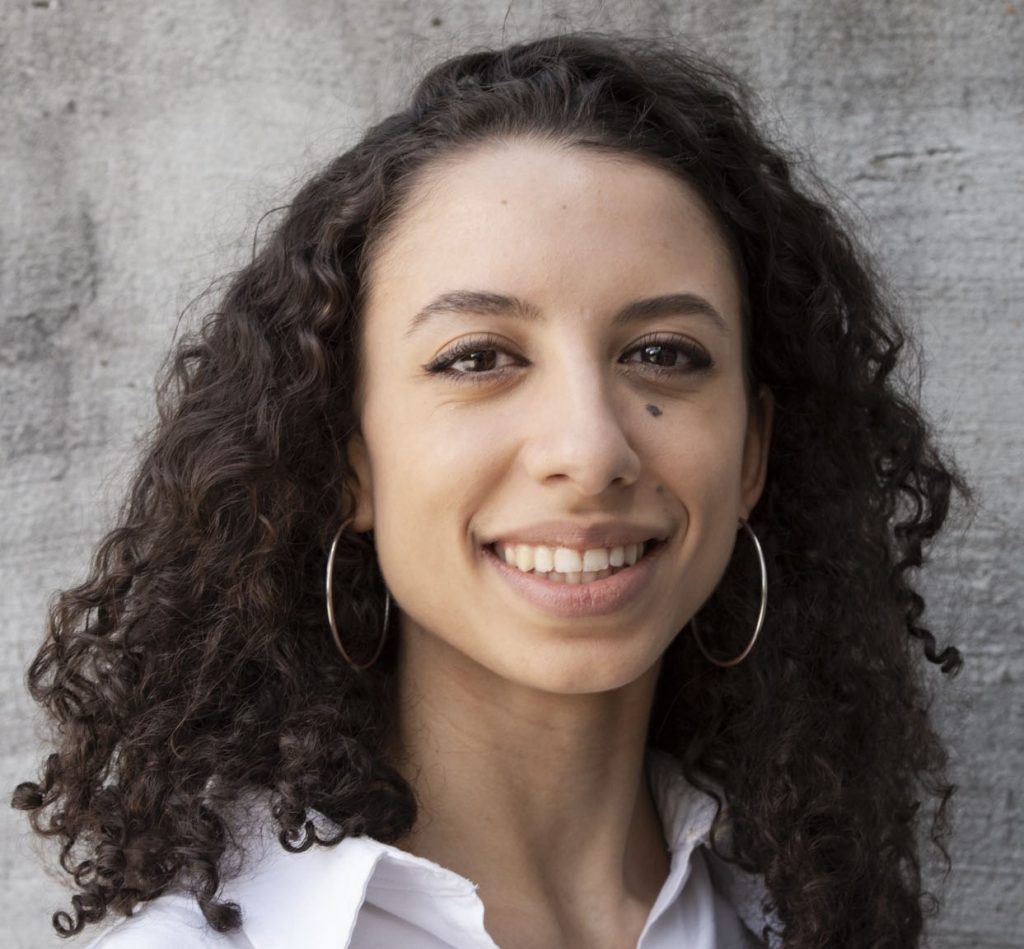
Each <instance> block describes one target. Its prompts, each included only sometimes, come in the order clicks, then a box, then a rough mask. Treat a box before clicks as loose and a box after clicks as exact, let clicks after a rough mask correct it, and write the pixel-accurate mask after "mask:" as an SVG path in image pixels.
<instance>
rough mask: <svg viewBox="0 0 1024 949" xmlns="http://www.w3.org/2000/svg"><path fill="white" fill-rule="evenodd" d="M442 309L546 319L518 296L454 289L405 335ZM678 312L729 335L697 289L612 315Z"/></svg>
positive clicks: (626, 317)
mask: <svg viewBox="0 0 1024 949" xmlns="http://www.w3.org/2000/svg"><path fill="white" fill-rule="evenodd" d="M442 313H449V314H456V315H464V316H481V315H485V316H512V317H515V318H517V319H521V320H525V321H527V322H531V323H536V322H542V321H543V319H544V315H543V313H541V311H540V309H538V308H537V307H536V306H534V305H533V304H532V303H529V302H527V301H526V300H521V299H520V298H519V297H515V296H508V295H506V294H503V293H489V292H487V291H483V290H453V291H450V292H448V293H442V294H441V295H440V296H438V297H435V298H434V299H433V300H431V301H430V302H429V303H428V304H427V305H426V306H425V307H423V309H421V310H420V311H419V312H418V313H417V314H416V315H415V316H414V317H413V318H412V321H411V322H410V323H409V328H408V329H407V330H406V331H405V336H406V338H408V337H410V336H412V335H413V333H415V332H416V331H417V330H419V329H420V328H421V327H422V326H423V325H424V324H425V323H427V322H429V321H430V320H431V319H432V318H433V317H435V316H437V315H439V314H442ZM677 315H685V316H700V317H703V318H704V319H706V320H707V321H708V322H710V323H711V324H712V325H713V326H714V327H715V328H716V329H717V330H718V331H719V332H720V333H722V334H723V335H725V336H727V335H729V324H728V323H727V322H726V321H725V318H724V317H723V316H722V314H721V313H719V312H718V310H716V309H715V308H714V307H713V306H712V305H711V304H710V303H709V302H708V301H707V300H705V299H704V297H702V296H699V295H698V294H696V293H668V294H664V295H662V296H658V297H646V298H644V299H642V300H634V301H633V302H632V303H627V304H626V305H625V306H624V307H623V308H622V309H621V310H619V311H618V313H616V314H615V316H614V317H612V326H626V325H628V324H630V323H638V322H642V321H644V320H650V319H654V318H655V317H659V316H677Z"/></svg>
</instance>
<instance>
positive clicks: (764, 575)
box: [690, 518, 768, 668]
mask: <svg viewBox="0 0 1024 949" xmlns="http://www.w3.org/2000/svg"><path fill="white" fill-rule="evenodd" d="M740 526H741V527H745V528H746V529H747V533H748V534H749V535H750V538H751V540H753V542H754V549H755V550H756V551H757V559H758V562H759V563H760V565H761V609H760V610H759V611H758V614H757V625H756V626H755V627H754V635H753V636H752V637H751V639H750V642H749V643H747V648H746V649H744V650H743V652H741V653H740V654H739V655H738V656H737V657H736V658H735V659H730V660H729V661H728V662H723V661H722V660H720V659H715V658H714V656H712V655H711V653H709V652H708V651H707V650H706V649H705V648H704V644H703V643H702V642H701V641H700V636H699V635H698V634H697V617H696V616H693V617H691V619H690V628H691V630H692V631H693V638H694V641H695V642H696V643H697V648H698V649H700V651H701V652H702V653H704V657H705V658H706V659H707V660H708V662H713V663H714V664H715V665H716V666H722V667H723V668H725V667H728V666H735V665H738V664H739V663H741V662H742V661H743V660H744V659H745V658H746V657H747V654H748V653H749V652H750V650H751V649H753V648H754V643H755V642H757V637H758V634H759V633H760V632H761V627H762V626H764V614H765V612H766V610H767V608H768V570H767V568H766V567H765V564H764V551H762V550H761V543H760V541H759V540H758V539H757V534H755V533H754V530H753V528H752V527H751V526H750V525H749V524H748V523H747V522H746V521H745V520H743V519H742V518H740Z"/></svg>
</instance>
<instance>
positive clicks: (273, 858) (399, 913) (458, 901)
mask: <svg viewBox="0 0 1024 949" xmlns="http://www.w3.org/2000/svg"><path fill="white" fill-rule="evenodd" d="M647 773H648V777H649V780H650V785H651V792H652V795H653V797H654V801H655V804H656V806H657V809H658V813H659V816H660V817H661V821H662V826H663V829H664V834H665V839H666V841H667V842H668V843H669V846H670V849H671V851H672V855H671V865H670V870H669V875H668V877H667V878H666V880H665V882H664V884H663V885H662V888H661V891H660V893H659V894H658V897H657V899H656V900H655V902H654V905H653V906H652V907H651V911H650V913H649V915H648V918H647V922H646V924H645V926H644V929H643V931H642V933H641V935H640V939H639V941H638V943H637V949H679V947H682V946H686V947H688V949H719V947H724V949H733V947H737V949H739V947H758V946H761V945H762V943H761V940H760V931H761V926H762V925H763V920H762V915H761V910H760V906H759V903H760V900H761V898H762V897H763V896H764V889H763V884H762V883H761V882H760V878H752V877H750V876H749V875H747V874H743V873H742V871H739V870H738V868H736V867H735V866H734V865H732V864H728V863H726V862H724V861H721V860H719V859H718V858H717V857H716V856H715V855H714V854H713V853H712V852H711V851H710V850H709V849H708V848H707V846H706V844H707V841H708V835H709V831H710V827H711V821H712V819H713V817H714V813H715V801H714V799H713V798H712V797H711V796H710V795H707V794H705V793H704V792H702V791H700V790H698V789H697V788H695V787H693V786H692V785H691V784H690V783H689V782H687V781H686V780H685V778H684V777H683V775H682V772H681V770H680V768H679V765H678V763H677V762H676V761H675V760H674V759H672V758H671V757H670V756H668V755H665V754H663V753H662V752H659V751H654V750H650V751H648V753H647ZM311 816H312V817H313V818H314V819H315V820H317V821H319V822H323V823H325V824H326V825H327V826H330V824H329V822H327V820H326V818H324V817H323V816H322V815H319V814H316V813H315V812H314V813H312V814H311ZM262 831H263V835H262V839H261V840H260V841H259V842H258V844H257V846H256V847H255V848H254V850H253V851H252V853H251V856H250V857H249V862H248V865H247V866H248V869H247V870H246V871H245V872H243V873H242V874H240V875H239V876H238V877H236V878H235V879H232V880H230V881H229V882H227V883H225V885H224V887H223V890H222V893H221V897H222V898H223V899H226V900H231V901H234V902H236V903H238V904H239V906H240V907H241V910H242V929H241V930H240V931H236V932H234V933H230V934H226V935H221V934H219V933H216V932H214V931H213V930H212V929H210V928H209V927H208V926H207V925H206V922H205V920H204V918H203V916H202V913H201V912H200V910H199V907H198V905H197V904H196V903H195V901H194V900H193V899H192V898H191V897H190V896H187V895H183V894H167V895H164V896H161V897H160V898H158V899H156V900H154V901H152V902H150V903H147V904H144V905H143V906H142V907H140V909H139V910H138V912H137V913H136V915H135V916H133V917H131V918H130V919H126V920H122V921H121V922H119V923H117V924H116V925H115V926H114V927H112V928H111V929H110V930H108V931H107V932H106V933H103V934H101V935H100V936H99V937H98V938H97V939H96V940H95V941H93V942H92V943H91V944H90V945H89V946H88V947H87V949H192V947H195V949H225V947H233V949H292V947H302V949H378V947H379V949H396V947H401V949H453V947H454V949H497V947H496V944H495V943H494V941H493V940H492V939H491V937H490V936H489V935H488V933H487V931H486V929H485V928H484V906H483V903H482V902H481V900H480V898H479V896H478V895H477V892H476V891H477V886H476V884H474V883H473V882H471V881H470V880H467V879H466V878H465V877H463V876H461V875H459V874H457V873H455V872H453V871H451V870H448V869H446V868H444V867H442V866H440V865H438V864H436V863H433V862H431V861H429V860H426V859H424V858H422V857H417V856H415V855H413V854H410V853H406V852H405V851H403V850H399V849H398V848H397V847H393V846H390V845H389V844H384V843H381V842H380V841H377V840H374V839H373V838H371V837H350V838H346V839H345V840H343V841H341V843H339V844H338V845H337V846H335V847H321V846H313V847H311V848H310V849H309V850H307V851H304V852H303V853H301V854H293V853H289V852H288V851H286V850H284V848H282V847H281V846H280V844H279V843H278V842H277V839H276V836H275V835H274V833H273V832H272V830H271V829H270V824H269V822H264V825H263V828H262ZM709 870H710V872H709ZM772 918H773V919H774V917H772ZM776 925H777V920H776ZM752 929H753V930H754V932H755V933H757V937H755V935H754V934H753V933H752V932H751V930H752Z"/></svg>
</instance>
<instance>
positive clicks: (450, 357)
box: [423, 334, 714, 385]
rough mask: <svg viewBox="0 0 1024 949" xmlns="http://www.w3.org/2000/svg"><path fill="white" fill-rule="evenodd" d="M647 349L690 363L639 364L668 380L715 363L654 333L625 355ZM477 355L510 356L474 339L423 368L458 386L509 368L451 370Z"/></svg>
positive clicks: (492, 344) (692, 347) (484, 379)
mask: <svg viewBox="0 0 1024 949" xmlns="http://www.w3.org/2000/svg"><path fill="white" fill-rule="evenodd" d="M648 346H662V347H665V348H666V349H674V350H676V351H677V352H678V353H681V354H682V355H683V356H684V357H685V358H686V359H687V360H689V361H690V363H691V368H689V369H686V368H679V367H676V366H657V365H654V364H652V363H641V365H643V366H645V367H646V368H647V369H649V370H651V371H653V372H654V374H655V375H657V376H662V377H665V378H668V377H672V376H675V377H679V376H682V375H688V374H693V373H699V372H706V371H707V370H708V369H710V368H711V367H712V366H713V365H714V361H713V360H712V359H711V357H710V356H709V355H708V353H707V352H706V351H705V350H704V348H703V347H701V346H698V345H697V344H696V343H692V342H690V341H688V340H682V339H679V338H678V337H668V338H666V337H665V336H659V335H657V334H652V335H650V336H644V337H642V338H641V339H639V340H638V341H637V342H636V343H635V344H634V345H633V346H631V347H630V348H629V349H628V350H627V351H626V353H625V354H624V355H627V356H628V355H632V354H633V353H635V352H638V351H639V350H643V349H645V348H647V347H648ZM480 352H500V353H505V354H506V355H511V353H509V351H508V349H507V348H506V347H505V346H504V345H503V344H502V343H501V342H500V341H498V340H495V339H493V338H491V337H479V338H477V339H467V340H462V341H461V342H459V343H457V344H456V345H455V346H453V347H452V348H451V349H449V350H446V351H445V352H443V353H441V355H440V356H438V357H437V358H436V359H435V360H433V361H432V362H429V363H427V364H426V365H425V366H424V367H423V368H424V369H425V370H426V371H427V372H429V373H434V374H437V375H442V376H446V377H447V378H448V379H450V380H451V381H452V382H455V383H456V384H458V385H480V384H482V383H485V382H488V381H493V380H494V379H495V378H496V377H500V376H502V375H504V374H505V372H506V371H507V370H508V369H510V368H512V367H505V368H503V369H487V370H483V371H481V372H463V371H460V370H457V369H452V368H451V367H452V365H453V364H455V363H457V362H458V361H459V360H460V359H465V358H466V357H467V356H471V355H473V354H474V353H480Z"/></svg>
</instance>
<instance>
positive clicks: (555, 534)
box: [484, 521, 669, 550]
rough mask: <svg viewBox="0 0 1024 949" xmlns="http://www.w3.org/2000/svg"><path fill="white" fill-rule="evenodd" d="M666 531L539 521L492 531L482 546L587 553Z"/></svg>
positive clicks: (605, 523)
mask: <svg viewBox="0 0 1024 949" xmlns="http://www.w3.org/2000/svg"><path fill="white" fill-rule="evenodd" d="M668 535H669V532H668V531H667V530H665V528H663V527H659V526H658V525H656V524H634V523H630V522H628V521H598V522H594V523H591V524H580V523H578V522H575V521H541V522H540V523H537V524H530V525H529V526H526V527H513V528H509V529H508V530H506V531H498V532H496V533H495V534H494V535H493V536H492V537H491V538H490V540H486V541H484V544H485V545H487V544H494V543H499V542H501V543H506V544H530V545H532V546H545V547H569V548H574V549H576V550H590V549H592V548H595V547H621V546H625V545H626V544H639V543H640V542H641V541H645V540H664V539H665V538H666V537H668Z"/></svg>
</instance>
